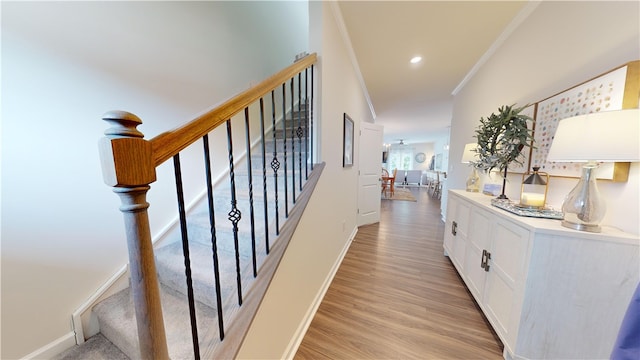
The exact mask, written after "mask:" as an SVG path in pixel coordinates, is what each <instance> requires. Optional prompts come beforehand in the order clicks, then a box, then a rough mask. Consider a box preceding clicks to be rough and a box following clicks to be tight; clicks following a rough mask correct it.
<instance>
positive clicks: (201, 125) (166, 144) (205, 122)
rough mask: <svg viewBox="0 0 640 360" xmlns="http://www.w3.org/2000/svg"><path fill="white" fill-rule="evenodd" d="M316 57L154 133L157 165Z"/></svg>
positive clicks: (314, 55) (315, 57) (294, 65)
mask: <svg viewBox="0 0 640 360" xmlns="http://www.w3.org/2000/svg"><path fill="white" fill-rule="evenodd" d="M316 60H317V55H316V54H315V53H313V54H309V55H307V56H305V57H304V58H302V59H300V60H298V61H296V62H295V63H293V64H292V65H291V66H289V67H287V68H285V69H284V70H282V71H280V72H278V73H276V74H275V75H273V76H271V77H269V78H267V79H266V80H264V81H262V82H261V83H259V84H258V85H256V86H254V87H252V88H251V89H248V90H246V91H244V92H242V93H240V94H238V95H236V96H235V97H233V98H231V99H229V100H227V101H226V102H224V103H223V104H222V105H220V106H218V107H216V108H215V109H213V110H211V111H208V112H207V113H205V114H203V115H200V116H199V117H197V118H195V119H194V120H192V121H191V122H189V123H187V124H185V125H183V126H181V127H178V128H176V129H175V130H173V131H170V132H166V133H162V134H160V135H158V136H156V137H154V138H153V139H151V140H150V142H151V145H152V149H153V159H154V162H155V165H156V166H158V165H160V164H162V163H163V162H165V161H167V160H169V159H170V158H171V157H172V156H173V155H175V154H177V153H178V152H180V151H181V150H183V149H184V148H186V147H187V146H189V145H191V144H192V143H193V142H194V141H196V140H198V139H199V138H201V137H202V136H204V134H208V133H209V132H210V131H212V130H213V129H215V128H216V127H218V126H220V124H222V123H224V122H225V121H227V120H229V119H231V117H233V116H234V115H235V114H237V113H238V112H240V111H242V110H244V108H245V107H247V106H249V105H250V104H252V103H253V102H255V101H256V100H258V99H259V98H260V97H262V96H264V95H265V94H267V93H268V92H270V91H271V90H273V89H275V88H276V87H278V86H280V85H282V84H283V83H285V82H286V81H287V80H288V79H290V78H291V77H292V76H294V75H295V74H297V73H299V72H301V71H302V70H304V69H306V68H307V67H309V66H311V65H312V64H315V62H316Z"/></svg>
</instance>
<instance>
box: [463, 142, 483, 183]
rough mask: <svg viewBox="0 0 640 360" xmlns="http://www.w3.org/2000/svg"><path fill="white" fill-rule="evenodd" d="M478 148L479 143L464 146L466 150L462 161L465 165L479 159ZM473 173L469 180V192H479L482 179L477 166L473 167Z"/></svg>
mask: <svg viewBox="0 0 640 360" xmlns="http://www.w3.org/2000/svg"><path fill="white" fill-rule="evenodd" d="M477 148H478V144H477V143H468V144H466V145H465V146H464V150H463V152H462V160H461V161H460V162H461V163H463V164H470V163H472V162H474V161H476V160H478V158H476V155H477V154H478V153H477V152H476V149H477ZM471 168H472V171H471V174H469V177H468V178H467V191H469V192H478V191H479V190H480V177H479V176H478V172H477V170H476V167H475V166H473V165H472V166H471Z"/></svg>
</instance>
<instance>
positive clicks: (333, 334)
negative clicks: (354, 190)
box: [295, 188, 502, 359]
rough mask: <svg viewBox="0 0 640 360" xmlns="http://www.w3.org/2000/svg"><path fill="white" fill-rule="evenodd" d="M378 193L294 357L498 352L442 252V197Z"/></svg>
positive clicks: (483, 355)
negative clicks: (397, 197)
mask: <svg viewBox="0 0 640 360" xmlns="http://www.w3.org/2000/svg"><path fill="white" fill-rule="evenodd" d="M411 191H412V193H413V194H414V196H415V197H416V199H417V202H410V201H391V200H383V201H382V208H381V221H380V223H379V224H373V225H367V226H363V227H361V228H360V229H358V234H357V235H356V238H355V239H354V242H353V244H352V245H351V247H350V249H349V251H348V253H347V254H346V256H345V258H344V260H343V262H342V264H341V266H340V269H339V270H338V272H337V274H336V276H335V278H334V279H333V282H332V283H331V286H330V287H329V290H328V291H327V293H326V295H325V297H324V299H323V301H322V304H321V305H320V308H319V309H318V312H317V313H316V315H315V317H314V319H313V321H312V323H311V326H310V327H309V329H308V331H307V333H306V335H305V337H304V339H303V341H302V343H301V345H300V347H299V349H298V352H297V354H296V356H295V359H501V358H502V344H501V343H500V341H499V340H498V339H497V337H496V336H495V334H494V333H493V331H492V330H491V328H490V326H489V325H488V323H487V322H486V320H485V319H484V317H483V315H482V313H481V312H480V310H479V308H478V307H477V306H476V304H475V302H474V301H473V299H472V296H471V294H470V293H469V292H468V291H467V290H466V287H465V286H464V284H463V283H462V280H461V279H460V278H459V277H458V275H457V273H456V271H455V269H454V268H453V265H452V264H451V263H450V261H449V259H448V258H447V257H445V256H444V255H443V247H442V239H443V231H444V224H443V223H442V221H441V220H440V202H439V201H438V200H436V199H433V198H431V197H430V196H429V194H427V190H426V189H425V188H411Z"/></svg>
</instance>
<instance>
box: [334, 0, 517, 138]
mask: <svg viewBox="0 0 640 360" xmlns="http://www.w3.org/2000/svg"><path fill="white" fill-rule="evenodd" d="M526 4H527V2H526V1H340V2H339V3H338V6H339V8H340V12H341V13H342V18H343V21H344V25H345V27H346V30H347V32H348V34H349V38H350V41H351V45H352V47H353V51H354V53H355V57H356V60H357V63H358V66H359V67H360V71H361V73H362V77H363V78H364V82H365V85H366V88H367V90H368V93H369V97H370V101H371V105H372V107H373V109H374V111H375V115H376V123H377V124H382V125H383V126H384V134H385V135H384V141H385V142H386V143H398V142H399V140H400V139H404V142H405V143H407V144H410V143H418V142H432V141H434V140H435V139H437V138H441V137H442V136H443V135H446V134H448V132H449V126H450V123H451V117H452V101H453V95H452V92H453V91H454V89H456V88H457V87H458V85H459V84H460V83H461V82H462V81H463V79H464V78H465V76H466V75H467V74H468V73H469V72H470V71H471V70H472V68H473V67H474V66H475V65H476V63H478V61H479V60H480V59H481V58H482V56H483V55H484V54H485V53H486V52H487V51H488V50H489V49H490V48H491V47H492V45H493V44H494V42H495V41H496V40H497V39H498V38H499V37H500V36H501V34H502V33H503V32H504V31H505V29H506V28H507V27H508V25H509V24H510V23H511V21H512V20H513V19H514V18H515V17H516V15H517V14H518V12H519V11H520V10H521V9H522V8H523V7H524V6H525V5H526ZM415 55H420V56H422V58H423V60H422V62H421V63H419V64H417V65H413V64H410V63H409V60H410V58H411V57H413V56H415Z"/></svg>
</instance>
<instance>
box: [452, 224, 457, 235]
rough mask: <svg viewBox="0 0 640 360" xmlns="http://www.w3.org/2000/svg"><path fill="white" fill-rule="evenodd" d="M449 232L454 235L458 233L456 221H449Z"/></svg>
mask: <svg viewBox="0 0 640 360" xmlns="http://www.w3.org/2000/svg"><path fill="white" fill-rule="evenodd" d="M451 233H452V234H453V236H456V234H458V223H457V222H455V221H454V222H453V223H451Z"/></svg>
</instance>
